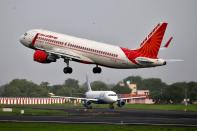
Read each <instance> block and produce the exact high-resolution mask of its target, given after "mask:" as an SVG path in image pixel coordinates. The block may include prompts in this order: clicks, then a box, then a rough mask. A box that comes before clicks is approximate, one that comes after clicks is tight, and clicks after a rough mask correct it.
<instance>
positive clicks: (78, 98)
mask: <svg viewBox="0 0 197 131" xmlns="http://www.w3.org/2000/svg"><path fill="white" fill-rule="evenodd" d="M51 97H52V98H65V99H70V100H82V101H92V102H97V101H98V99H89V98H82V97H67V96H51Z"/></svg>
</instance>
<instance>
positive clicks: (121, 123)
mask: <svg viewBox="0 0 197 131" xmlns="http://www.w3.org/2000/svg"><path fill="white" fill-rule="evenodd" d="M0 122H24V123H30V122H32V123H64V124H110V125H151V126H180V127H197V125H189V124H159V123H157V124H153V123H124V122H123V121H122V122H120V123H116V122H114V123H113V122H70V121H20V120H0Z"/></svg>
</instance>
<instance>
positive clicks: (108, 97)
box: [50, 76, 146, 109]
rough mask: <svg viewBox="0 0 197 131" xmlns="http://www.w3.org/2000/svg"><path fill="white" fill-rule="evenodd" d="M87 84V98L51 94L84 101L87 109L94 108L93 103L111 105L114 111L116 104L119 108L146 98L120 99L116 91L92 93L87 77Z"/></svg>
mask: <svg viewBox="0 0 197 131" xmlns="http://www.w3.org/2000/svg"><path fill="white" fill-rule="evenodd" d="M86 84H87V87H88V91H87V92H86V93H85V98H80V97H66V96H54V94H53V93H50V95H51V94H52V95H51V97H55V98H66V99H70V100H82V101H83V106H84V107H86V108H88V109H89V108H92V106H91V103H94V104H109V108H110V109H114V103H116V104H117V106H118V107H122V106H124V105H125V100H127V99H133V98H145V97H146V96H139V97H127V98H118V95H117V94H116V93H115V92H114V91H92V89H91V86H90V83H89V81H88V77H87V76H86Z"/></svg>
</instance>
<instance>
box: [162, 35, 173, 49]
mask: <svg viewBox="0 0 197 131" xmlns="http://www.w3.org/2000/svg"><path fill="white" fill-rule="evenodd" d="M172 39H173V37H170V39H169V40H168V41H167V42H166V44H165V45H164V47H165V48H168V46H169V45H170V42H171V41H172Z"/></svg>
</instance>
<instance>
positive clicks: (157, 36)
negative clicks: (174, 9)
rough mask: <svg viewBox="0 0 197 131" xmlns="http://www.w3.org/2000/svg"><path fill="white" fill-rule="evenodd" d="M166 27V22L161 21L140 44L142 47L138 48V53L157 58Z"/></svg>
mask: <svg viewBox="0 0 197 131" xmlns="http://www.w3.org/2000/svg"><path fill="white" fill-rule="evenodd" d="M166 27H167V23H166V22H163V23H159V24H158V25H157V26H156V27H155V28H154V29H153V31H152V32H151V33H150V34H149V35H148V37H146V38H145V39H144V41H143V42H142V43H141V44H140V48H138V49H137V50H136V51H137V53H138V54H139V55H140V56H143V57H149V58H157V55H158V52H159V49H160V46H161V43H162V40H163V36H164V34H165V30H166Z"/></svg>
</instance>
